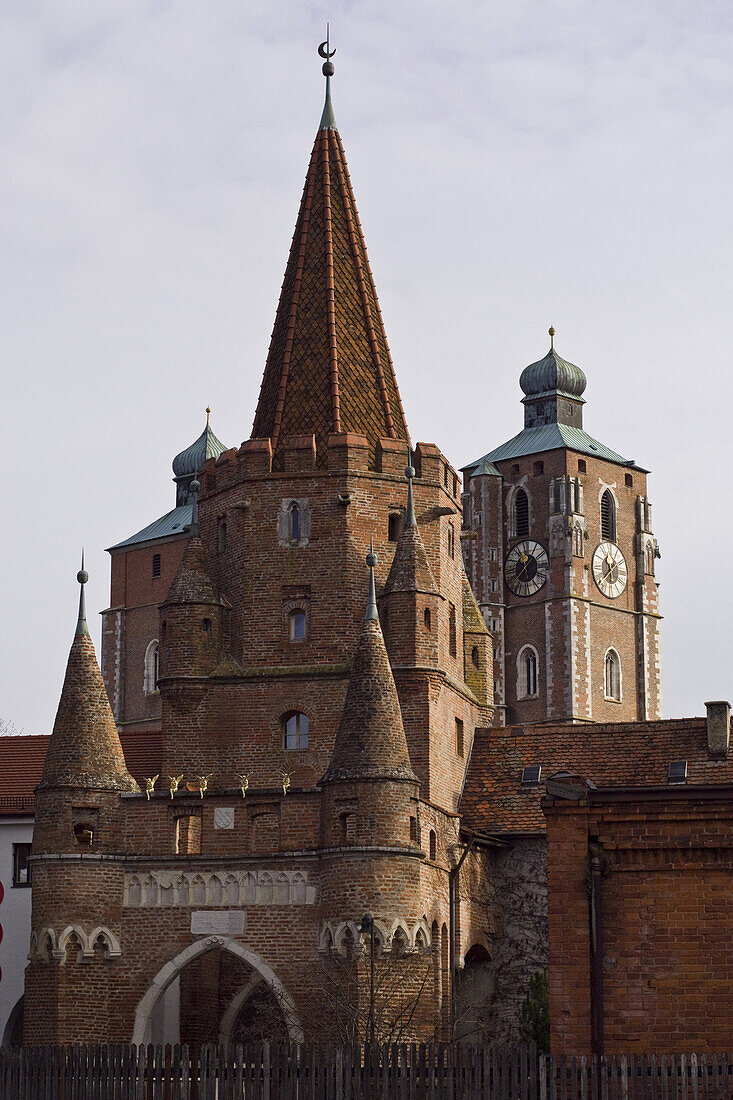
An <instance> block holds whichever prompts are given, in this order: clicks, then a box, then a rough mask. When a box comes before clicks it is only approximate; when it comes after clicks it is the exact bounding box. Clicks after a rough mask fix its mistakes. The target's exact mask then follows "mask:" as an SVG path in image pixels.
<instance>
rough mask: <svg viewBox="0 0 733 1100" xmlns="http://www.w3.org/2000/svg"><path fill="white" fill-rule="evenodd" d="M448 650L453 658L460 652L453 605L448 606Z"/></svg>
mask: <svg viewBox="0 0 733 1100" xmlns="http://www.w3.org/2000/svg"><path fill="white" fill-rule="evenodd" d="M448 650H449V652H450V655H451V657H455V656H456V654H457V652H458V649H457V624H456V609H455V607H454V606H453V604H452V603H451V604H449V605H448Z"/></svg>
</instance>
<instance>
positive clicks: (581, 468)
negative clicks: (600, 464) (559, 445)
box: [578, 458, 585, 474]
mask: <svg viewBox="0 0 733 1100" xmlns="http://www.w3.org/2000/svg"><path fill="white" fill-rule="evenodd" d="M578 473H579V474H584V473H585V459H584V458H579V459H578Z"/></svg>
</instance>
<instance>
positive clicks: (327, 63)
mask: <svg viewBox="0 0 733 1100" xmlns="http://www.w3.org/2000/svg"><path fill="white" fill-rule="evenodd" d="M335 53H336V51H335V50H332V49H331V28H330V24H329V23H326V41H325V42H321V44H320V46H319V47H318V55H319V57H323V58H324V59H325V60H324V62H323V68H322V70H321V71H322V72H323V75H324V76H325V78H326V102H325V103H324V105H323V114H322V115H321V121H320V123H319V126H318V129H319V130H335V129H336V118H335V116H334V113H333V105H332V103H331V77H332V76H333V74H334V71H335V70H334V67H333V61H331V58H332V57H333V55H334V54H335Z"/></svg>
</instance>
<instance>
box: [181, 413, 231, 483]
mask: <svg viewBox="0 0 733 1100" xmlns="http://www.w3.org/2000/svg"><path fill="white" fill-rule="evenodd" d="M225 450H226V447H225V446H224V444H223V443H222V441H221V440H220V439H217V438H216V436H215V435H214V433H213V432H212V430H211V428H210V427H209V425H208V416H207V424H206V427H205V428H204V430H203V431H202V433H201V435H200V436H199V437H198V439H197V440H195V441H194V442H193V443H192V444H191V446H190V447H186V449H185V450H184V451H181V452H180V454H177V455H176V457H175V458H174V459H173V473H174V474H175V475H176V477H190V476H192V475H193V474H195V473H196V471H197V470H200V469H201V467H202V466H203V465H204V463H205V462H206V461H207V460H208V459H210V458H218V457H219V455H220V454H221V453H222V452H223V451H225Z"/></svg>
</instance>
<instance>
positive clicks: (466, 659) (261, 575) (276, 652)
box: [25, 43, 493, 1043]
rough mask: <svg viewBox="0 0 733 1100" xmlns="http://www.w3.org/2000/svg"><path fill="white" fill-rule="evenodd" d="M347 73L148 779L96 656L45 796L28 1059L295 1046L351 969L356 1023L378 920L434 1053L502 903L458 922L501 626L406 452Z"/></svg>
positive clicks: (175, 587)
mask: <svg viewBox="0 0 733 1100" xmlns="http://www.w3.org/2000/svg"><path fill="white" fill-rule="evenodd" d="M323 45H324V47H326V49H325V54H328V47H327V45H326V43H324V44H323ZM324 73H325V75H326V81H327V85H326V103H325V107H324V111H323V115H322V118H321V123H320V126H319V129H318V132H317V136H316V139H315V144H314V147H313V152H312V155H311V160H310V164H309V166H308V171H307V175H306V181H305V188H304V191H303V197H302V201H301V205H300V211H299V214H298V218H297V224H296V227H295V234H294V237H293V242H292V247H291V251H290V256H289V259H288V262H287V267H286V271H285V278H284V282H283V287H282V292H281V296H280V302H279V305H278V308H277V314H276V319H275V326H274V331H273V336H272V341H271V344H270V350H269V353H268V356H267V362H266V366H265V371H264V377H263V381H262V388H261V392H260V397H259V402H258V405H257V410H256V413H255V419H254V429H253V432H252V438H251V439H249V440H248V441H247V442H245V443H244V444H243V445H242V446H241V447H240V448H239V449H238V450H228V451H223V452H222V453H221V454H218V455H217V456H216V457H211V458H208V460H206V461H204V462H203V465H202V466H201V468H200V469H199V470H198V471H197V473H196V476H191V478H190V484H189V485H188V492H189V494H190V501H189V503H190V522H189V523H188V530H187V532H186V534H187V540H186V543H185V549H184V550H183V553H182V555H180V563H179V565H178V568H177V571H176V573H175V576H174V578H173V580H172V583H171V584H170V587H169V589H168V591H167V593H165V594H164V595H162V596H161V598H160V600H159V619H158V632H157V635H156V637H157V639H158V641H159V668H158V679H157V687H158V689H159V692H160V724H161V737H162V759H161V763H160V769H159V774H158V775H156V776H151V777H150V780H149V782H148V783H147V790H146V791H143V792H141V791H140V790H138V788H137V785H136V784H135V782H134V781H133V780H132V779H131V778H130V777H129V775H128V774H127V772H126V770H125V768H124V760H123V758H122V754H121V749H119V741H118V740H117V739H116V738H117V733H116V730H115V722H114V716H113V714H112V711H111V709H110V707H109V705H108V703H107V699H106V698H105V697H104V693H103V692H100V688H101V680H100V678H99V672H98V670H97V667H96V660H95V658H94V653H93V649H92V648H91V643H90V642H89V640H88V637H84V638H82V639H81V640H79V637H78V636H77V638H75V640H74V646H73V647H72V656H71V658H70V664H69V668H70V673H69V675H68V676H67V682H66V684H65V686H64V695H63V697H62V701H61V705H60V708H59V718H58V720H57V723H56V727H55V728H54V733H53V737H52V739H51V748H50V749H49V760H51V761H52V760H55V759H58V758H60V757H65V756H69V755H70V756H71V757H72V758H73V759H74V760H79V759H80V758H83V757H84V756H85V755H89V756H90V759H92V757H93V762H94V768H93V769H92V768H91V765H90V768H89V769H86V768H85V767H84V766H83V759H81V762H80V763H79V767H78V768H76V769H75V770H74V771H73V773H69V774H68V775H67V774H66V773H65V772H64V773H63V774H61V773H57V772H56V771H54V770H53V769H52V768H51V765H50V764H47V772H44V779H43V783H42V784H41V786H40V788H39V790H38V808H37V813H38V822H39V828H38V829H37V833H36V837H35V840H34V854H33V860H34V861H35V862H34V892H33V926H32V928H33V931H32V947H31V962H30V966H29V969H28V972H27V982H26V1016H25V1019H26V1025H25V1027H26V1041H28V1042H31V1043H41V1042H44V1043H47V1042H54V1041H58V1040H63V1041H107V1040H109V1041H113V1040H129V1039H131V1038H132V1039H133V1040H134V1041H136V1042H141V1041H148V1040H153V1041H171V1040H176V1039H178V1038H179V1037H180V1038H181V1039H182V1040H184V1041H190V1042H197V1041H203V1040H213V1041H223V1042H225V1041H228V1040H229V1039H232V1038H233V1037H237V1036H238V1037H242V1036H247V1035H249V1036H250V1037H252V1034H253V1032H252V1028H253V1027H255V1026H262V1021H263V1020H264V1019H269V1020H270V1022H271V1023H272V1026H273V1028H275V1030H276V1027H275V1023H274V1021H277V1026H278V1027H280V1029H281V1031H282V1033H283V1034H287V1035H289V1036H290V1037H291V1038H298V1037H300V1036H301V1035H303V1034H304V1033H305V1034H308V1033H309V1031H310V1032H311V1033H312V1032H313V1028H314V1027H315V1024H316V1022H317V1018H318V1014H319V1004H320V1005H321V1006H322V1003H323V997H321V998H320V1002H319V991H318V988H317V981H316V979H315V978H314V975H315V974H316V972H317V971H319V968H321V971H320V972H322V968H323V967H324V966H325V967H328V966H329V965H331V964H333V966H338V965H340V964H341V963H344V964H346V965H351V964H352V963H353V965H354V966H355V968H356V969H355V971H354V973H353V974H352V976H351V977H352V978H353V981H352V982H351V984H350V985H349V988H350V989H351V990H352V991H353V997H355V998H356V1003H357V1007H359V1006H361V1007H362V1008H363V1005H364V1004H365V1000H368V993H367V992H366V987H365V985H364V981H365V978H364V973H363V968H362V967H360V963H359V959H360V958H361V957H362V952H363V950H364V942H365V940H364V937H365V935H368V934H369V932H370V931H373V934H374V942H375V946H376V947H377V949H378V952H379V955H380V958H385V957H386V956H388V955H391V956H392V957H394V958H395V959H396V960H397V962H398V964H399V965H400V966H405V967H406V968H408V969H407V970H406V971H405V975H406V978H405V981H404V982H403V983H401V984H400V987H399V988H400V991H401V992H400V996H402V995H403V994H404V991H405V990H407V991H408V992H409V988H410V979H409V974H410V973H412V974H414V973H415V969H414V968H415V966H417V967H418V969H419V968H420V967H422V968H424V970H425V973H426V974H428V975H429V979H428V980H427V981H426V980H425V974H423V977H422V979H420V981H419V982H418V986H419V988H421V989H423V988H424V990H425V997H424V998H423V1002H422V1005H421V1008H420V1010H419V1011H416V1012H414V1013H410V1014H409V1018H410V1019H411V1020H412V1023H411V1024H410V1027H411V1028H412V1033H413V1035H419V1036H423V1037H426V1036H429V1035H432V1034H433V1033H434V1032H435V1030H436V1029H438V1031H440V1029H441V1028H442V1027H443V1026H444V1025H445V1024H446V1021H447V1019H448V1017H449V1015H450V991H451V979H450V972H449V959H450V958H451V957H453V955H452V953H451V951H450V950H449V941H448V929H449V926H450V921H451V917H450V912H451V911H454V920H453V928H454V932H455V938H454V941H453V946H454V948H455V960H456V962H458V961H459V960H460V959H461V957H462V955H463V954H464V952H465V951H466V950H467V947H468V946H471V945H473V944H476V943H480V942H481V941H482V937H484V938H485V936H486V933H487V931H488V929H487V927H486V925H487V921H488V920H489V919H490V918H489V916H488V914H487V912H486V906H485V905H478V904H477V905H476V906H474V905H473V904H472V901H471V898H470V897H469V896H468V895H467V896H465V897H464V896H462V895H459V896H458V897H457V898H456V899H455V900H456V902H457V904H456V905H455V906H454V907H452V906H450V905H449V897H450V895H451V892H452V883H453V879H452V878H451V877H450V876H449V872H450V870H451V868H452V867H453V866H455V863H456V861H457V859H458V858H459V856H460V852H461V846H462V841H461V834H460V819H459V816H458V813H457V808H458V802H459V798H460V793H461V790H462V786H463V782H464V779H465V773H466V767H467V763H468V759H469V754H470V749H471V744H472V738H473V731H474V729H475V728H476V727H477V726H485V725H487V724H489V723H490V721H491V717H492V691H491V685H492V683H493V672H492V646H491V639H490V636H489V634H488V631H487V630H486V627H485V626H484V623H483V620H482V618H481V615H480V612H479V609H478V607H477V605H476V602H475V600H474V597H473V594H472V592H471V588H470V586H469V584H468V579H467V577H466V574H465V572H464V568H463V563H462V559H461V554H460V548H459V541H458V539H459V532H460V497H459V482H458V477H457V474H456V472H455V470H454V469H453V468H452V467H451V466H450V464H449V463H448V462H447V460H446V459H445V457H444V456H443V455H442V454H441V452H440V451H439V450H438V448H437V447H436V446H434V445H431V444H422V443H418V444H417V445H416V446H415V448H414V452H412V457H410V455H411V451H410V441H409V436H408V431H407V425H406V421H405V416H404V412H403V409H402V405H401V402H400V397H399V393H398V389H397V382H396V378H395V372H394V368H393V365H392V360H391V357H390V353H389V349H388V346H387V339H386V334H385V329H384V325H383V322H382V317H381V313H380V310H379V305H378V301H377V296H376V291H375V287H374V282H373V279H372V275H371V270H370V266H369V262H368V259H367V253H366V248H365V244H364V237H363V234H362V229H361V225H360V222H359V218H358V214H357V211H356V204H355V201H354V195H353V192H352V188H351V183H350V180H349V175H348V172H347V168H346V160H345V157H344V151H343V147H342V144H341V139H340V137H339V133H338V130H337V128H336V123H335V120H334V114H333V109H332V106H331V97H330V88H329V84H330V78H331V75H332V73H333V65H332V63H331V61H330V59H329V57H328V56H327V57H326V64H325V65H324ZM203 457H204V458H205V457H206V456H203ZM190 473H191V471H189V474H190ZM187 476H188V475H187ZM147 541H149V540H147ZM372 542H373V544H374V551H376V553H375V552H374V551H372V549H371V544H372ZM176 545H178V544H176ZM151 549H152V548H151V547H150V546H146V547H144V552H142V553H141V554H140V555H139V560H140V561H141V562H142V563H143V564H142V566H141V568H143V569H144V570H145V571H147V570H148V569H149V568H150V550H151ZM176 552H178V550H177V551H176ZM365 559H366V561H367V564H368V570H367V569H365ZM135 560H138V559H137V558H136V559H135ZM112 604H113V608H114V606H115V601H114V599H113V601H112ZM365 606H366V614H365ZM146 629H147V630H148V631H150V629H152V628H151V626H150V624H149V623H148V624H147V625H146ZM141 654H142V650H140V652H139V654H138V656H140V655H141ZM82 657H83V660H84V668H85V670H86V671H85V673H84V677H82V678H81V679H79V678H78V677H76V676H75V674H74V675H72V674H73V670H74V669H75V668H76V665H77V664H78V662H79V661H80V660H81V658H82ZM138 664H139V661H138ZM108 686H110V685H108ZM87 689H88V690H89V692H91V693H92V694H93V707H92V709H91V710H90V700H89V698H88V697H87ZM90 730H91V731H92V732H94V731H96V732H94V736H93V737H92V736H91V735H90V732H89V731H90ZM479 858H480V857H479V856H477V855H476V853H475V852H472V853H471V855H470V856H469V858H468V860H467V863H466V871H467V872H469V871H470V870H471V864H472V861H473V860H478V859H479ZM469 879H471V880H472V881H475V875H474V876H470V875H467V877H466V880H467V881H468V880H469ZM365 913H368V914H369V915H370V918H371V924H369V923H367V924H366V925H364V923H363V922H362V917H363V915H364V914H365ZM365 929H366V931H365ZM431 948H433V950H431ZM85 963H86V965H84V964H85ZM409 967H411V968H412V970H410V969H409ZM90 978H92V979H93V981H90ZM324 980H330V979H326V978H324ZM349 996H350V997H351V996H352V993H350V994H349ZM62 997H63V1004H64V1005H69V1004H71V1003H77V1004H78V1005H79V1011H77V1012H73V1013H70V1012H67V1010H66V1009H65V1008H64V1007H63V1005H62ZM362 1015H363V1014H362ZM320 1016H321V1020H320V1023H321V1024H322V1025H324V1026H325V1024H326V1023H327V1021H324V1020H323V1018H322V1017H323V1012H322V1010H321V1011H320ZM248 1029H249V1030H248ZM326 1030H327V1029H326ZM322 1033H323V1029H322Z"/></svg>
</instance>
